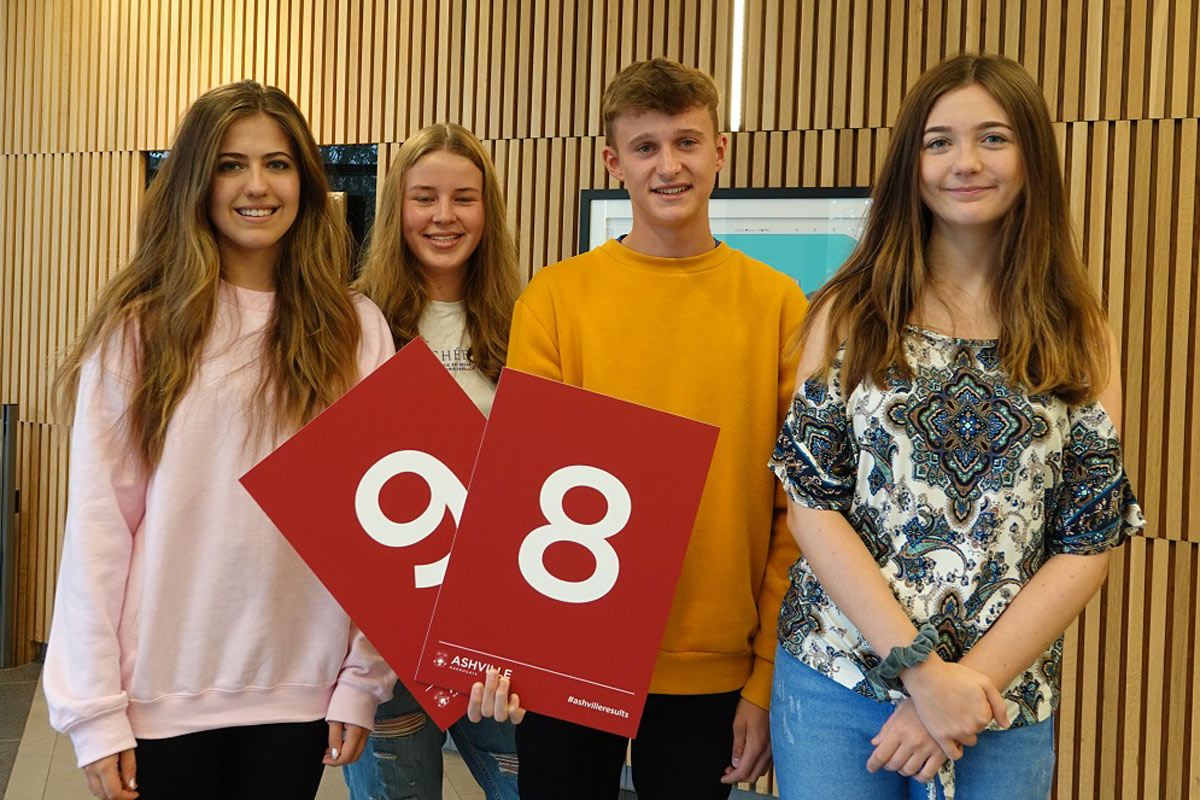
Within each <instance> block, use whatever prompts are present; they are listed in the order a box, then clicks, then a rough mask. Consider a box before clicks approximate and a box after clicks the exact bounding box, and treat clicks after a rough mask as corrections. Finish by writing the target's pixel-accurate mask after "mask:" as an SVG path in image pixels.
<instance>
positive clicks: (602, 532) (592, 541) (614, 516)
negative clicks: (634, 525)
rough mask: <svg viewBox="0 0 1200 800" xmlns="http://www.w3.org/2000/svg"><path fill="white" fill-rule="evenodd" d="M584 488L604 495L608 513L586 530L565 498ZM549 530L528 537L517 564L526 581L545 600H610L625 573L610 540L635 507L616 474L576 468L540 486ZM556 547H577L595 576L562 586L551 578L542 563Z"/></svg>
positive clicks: (618, 531)
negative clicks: (585, 554)
mask: <svg viewBox="0 0 1200 800" xmlns="http://www.w3.org/2000/svg"><path fill="white" fill-rule="evenodd" d="M581 486H586V487H588V488H590V489H595V490H596V491H598V492H600V494H602V495H604V499H605V501H606V502H607V503H608V510H607V511H605V513H604V518H603V519H601V520H600V521H599V522H593V523H590V524H584V523H581V522H576V521H575V520H573V519H571V518H570V517H568V516H567V513H566V511H565V510H564V509H563V505H562V502H563V497H564V496H566V494H567V492H568V491H570V490H571V489H574V488H576V487H581ZM540 503H541V506H542V514H543V516H545V518H546V522H547V524H546V525H543V526H541V527H540V528H536V529H534V530H533V531H531V532H530V533H529V535H528V536H526V537H525V541H523V542H522V543H521V550H520V552H519V553H518V554H517V563H518V566H519V567H520V569H521V574H522V575H523V576H524V577H525V580H526V581H527V582H528V583H529V585H530V586H532V587H533V588H534V589H536V590H537V591H539V592H541V593H542V594H544V595H545V596H547V597H549V598H551V599H553V600H559V601H561V602H563V603H590V602H592V601H593V600H599V599H600V598H601V597H603V596H604V595H606V594H608V592H609V590H611V589H612V587H613V586H614V585H615V584H616V582H617V575H618V574H619V573H620V570H621V562H620V559H619V558H617V551H616V550H614V549H613V546H612V545H611V544H609V543H608V541H607V539H608V537H610V536H613V535H615V534H617V533H620V532H621V530H622V529H623V528H624V527H625V525H626V523H628V522H629V515H630V513H631V512H632V504H631V502H630V500H629V491H628V490H627V489H626V488H625V486H624V484H622V483H621V482H620V481H619V480H617V479H616V477H614V476H613V475H612V473H609V472H605V471H604V470H602V469H598V468H596V467H586V466H582V465H578V464H577V465H573V466H569V467H563V468H562V469H560V470H558V471H556V472H554V473H553V474H552V475H551V476H550V477H549V478H547V479H546V482H545V483H544V484H542V493H541V498H540ZM555 542H574V543H575V544H579V545H582V546H584V547H586V548H587V549H588V552H590V553H591V554H592V556H593V557H594V558H595V559H596V568H595V570H594V571H593V572H592V574H591V576H589V577H588V578H586V579H584V580H582V581H564V580H562V579H561V578H556V577H555V576H553V575H551V574H550V572H549V570H547V569H546V565H545V563H544V562H543V558H544V557H545V553H546V548H548V547H549V546H550V545H552V544H554V543H555Z"/></svg>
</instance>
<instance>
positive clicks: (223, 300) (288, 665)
mask: <svg viewBox="0 0 1200 800" xmlns="http://www.w3.org/2000/svg"><path fill="white" fill-rule="evenodd" d="M219 296H220V301H219V302H218V310H217V316H216V319H215V322H214V325H213V331H212V334H211V335H210V337H209V341H208V343H207V344H206V346H205V348H204V355H203V357H202V359H201V362H200V364H199V368H198V371H197V374H196V375H195V377H194V379H193V381H192V385H191V388H190V389H188V392H187V394H186V395H185V396H184V398H183V400H182V401H180V403H179V406H178V407H177V408H176V409H175V412H174V414H173V415H172V417H171V423H170V428H169V429H168V431H167V436H166V443H165V445H164V447H163V454H162V460H161V461H160V462H159V464H158V466H157V467H156V468H155V469H154V471H153V472H152V473H151V474H149V475H147V474H145V471H144V470H143V469H141V468H140V467H139V466H138V463H137V459H136V458H135V456H134V455H133V454H132V453H131V449H130V447H129V445H128V444H127V443H126V441H125V439H124V437H123V434H122V431H123V426H121V425H120V419H121V416H122V414H123V412H124V409H125V406H126V402H127V399H128V393H129V388H130V383H129V375H130V372H131V370H132V364H131V360H130V359H129V358H128V357H126V358H121V348H120V347H119V346H116V347H112V348H110V350H109V352H108V354H107V357H106V358H105V359H104V362H103V364H101V359H100V357H99V355H93V356H92V357H90V358H89V359H88V360H87V362H86V363H85V365H84V367H83V371H82V374H81V376H80V384H79V399H78V402H77V406H76V411H75V424H74V428H73V429H72V432H71V481H70V489H69V501H68V510H67V525H66V544H65V547H64V552H63V559H62V566H61V569H60V571H59V579H58V594H57V598H56V604H55V608H54V621H53V627H52V629H51V635H50V645H49V649H48V652H47V655H46V665H45V670H44V685H45V690H46V699H47V701H48V703H49V707H50V722H51V724H52V725H53V726H54V727H55V728H56V729H58V730H59V731H64V732H67V733H69V734H70V735H71V741H72V742H73V743H74V745H75V753H76V756H77V758H78V761H79V764H80V766H83V765H84V764H89V763H91V762H93V761H95V760H97V759H99V758H103V757H104V756H107V755H111V754H112V753H117V752H120V751H121V750H125V749H128V748H130V747H134V746H135V742H134V737H138V738H146V739H157V738H163V737H168V736H178V735H181V734H186V733H193V732H196V731H201V730H210V729H213V728H220V727H227V726H234V725H255V724H262V723H269V722H304V721H311V720H315V719H321V718H326V719H329V720H336V721H339V722H348V723H353V724H355V725H361V726H363V727H365V728H370V727H371V725H372V722H373V721H374V718H375V707H376V705H377V704H378V703H380V702H382V701H383V700H386V699H387V698H388V696H389V695H390V692H391V686H392V683H393V682H394V680H395V677H394V676H393V675H392V673H391V671H390V670H389V669H388V667H387V666H386V664H384V662H383V660H382V659H381V658H380V657H379V654H378V653H376V652H375V648H373V647H372V646H371V644H370V643H369V642H368V641H367V640H366V639H365V638H364V637H363V635H362V633H360V632H359V630H358V628H357V627H356V626H355V625H354V624H353V623H352V622H351V621H350V618H349V617H347V616H346V613H345V612H344V611H342V608H341V606H339V605H338V604H337V602H336V601H335V600H334V599H333V597H332V596H331V595H330V594H329V592H328V591H326V590H325V587H324V586H322V584H321V583H320V582H319V581H318V580H317V578H316V577H315V576H314V575H313V573H312V571H311V570H309V568H308V567H307V566H306V565H305V564H304V562H303V561H302V560H301V559H300V557H299V556H298V555H297V554H296V552H295V551H294V550H293V549H292V547H291V545H289V544H288V543H287V541H286V540H285V539H284V537H283V536H282V535H281V534H280V533H279V531H278V530H277V529H276V528H275V527H274V526H273V525H272V524H271V522H270V521H269V520H268V519H267V517H266V515H265V514H264V513H263V512H262V510H260V509H259V507H258V506H257V505H256V504H255V502H254V501H253V500H252V499H251V498H250V495H249V494H247V493H246V491H245V489H243V488H242V486H241V484H239V483H238V477H239V476H241V475H242V474H243V473H245V472H246V471H247V470H248V469H249V468H250V467H251V466H253V465H254V464H255V463H257V462H258V461H259V460H260V459H261V458H262V457H263V456H265V455H266V454H267V453H268V452H270V450H271V449H272V446H271V444H270V443H268V442H264V441H259V440H256V439H254V438H253V437H250V436H249V434H250V433H251V430H250V426H251V424H252V422H251V420H250V418H249V416H248V415H247V413H246V411H245V409H246V408H247V404H246V398H247V397H248V396H249V394H250V393H251V392H253V391H254V389H255V388H256V387H257V385H258V378H259V361H260V349H259V348H260V342H261V338H260V337H261V335H262V334H263V332H264V329H265V325H266V323H267V321H268V317H269V315H270V311H271V305H272V303H273V302H274V294H273V293H269V292H254V291H250V290H247V289H241V288H237V287H234V286H232V285H230V284H228V283H225V282H222V284H221V289H220V293H219ZM355 305H356V308H357V310H358V313H359V316H360V318H361V320H362V329H363V335H362V344H361V346H360V348H359V357H358V366H359V375H360V376H363V375H366V374H367V373H369V372H371V370H373V369H375V368H376V367H377V366H379V365H380V364H382V363H383V362H384V361H386V360H387V359H388V357H389V356H391V355H392V353H393V351H394V348H393V345H392V336H391V333H390V331H389V330H388V326H387V323H386V322H385V321H384V319H383V315H382V314H381V313H380V312H379V309H377V308H376V307H375V306H374V305H373V304H372V303H371V301H369V300H367V299H366V298H365V297H361V296H356V297H355ZM330 535H331V536H335V535H337V531H330Z"/></svg>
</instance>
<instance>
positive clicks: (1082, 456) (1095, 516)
mask: <svg viewBox="0 0 1200 800" xmlns="http://www.w3.org/2000/svg"><path fill="white" fill-rule="evenodd" d="M905 347H906V352H907V355H908V362H909V363H910V364H912V365H914V370H913V372H914V376H913V379H912V380H911V381H906V380H902V379H899V378H896V379H889V380H888V382H887V384H886V386H884V387H883V388H877V387H875V386H874V385H873V384H870V383H864V384H862V385H859V386H858V387H857V388H855V389H854V391H852V392H851V393H850V396H849V397H846V396H844V395H843V390H842V385H841V382H840V371H841V354H840V353H839V355H838V358H837V360H836V361H835V363H834V365H833V368H832V369H831V370H830V374H829V376H828V377H827V379H824V380H817V379H810V380H808V381H806V382H805V384H804V386H803V387H801V388H800V390H799V391H797V392H796V395H795V397H794V398H793V400H792V407H791V411H790V412H789V414H788V416H787V420H786V421H785V422H784V426H783V430H782V431H781V432H780V434H779V440H778V442H777V443H776V446H775V452H774V454H773V456H772V458H771V461H770V466H771V468H772V469H773V470H774V471H775V474H776V475H778V477H779V480H780V481H782V483H783V485H784V488H785V489H786V491H787V493H788V496H789V497H791V499H792V500H793V501H795V502H796V503H798V504H800V505H802V506H807V507H809V508H817V509H830V510H837V511H841V512H843V513H844V514H845V516H846V518H847V519H848V520H849V522H850V524H851V526H852V527H853V528H854V530H855V531H857V532H858V535H859V536H860V537H861V538H862V540H863V543H864V544H865V545H866V546H867V549H868V550H869V551H870V553H871V555H872V556H873V557H874V559H875V561H876V562H877V563H878V564H879V568H880V569H881V570H882V571H883V574H884V576H885V577H886V578H887V580H888V582H889V583H890V584H891V587H892V591H893V592H894V593H895V595H896V597H897V598H898V599H899V601H900V604H901V605H902V606H903V608H904V610H905V611H906V612H907V613H908V616H909V618H910V619H912V621H913V623H914V624H915V625H916V626H917V627H921V626H922V625H925V624H926V623H931V624H933V625H934V626H935V627H936V628H937V629H938V632H939V643H938V645H937V650H938V653H939V654H940V655H941V657H942V658H943V659H945V660H947V661H957V660H958V659H959V658H960V657H961V656H962V655H963V653H965V652H966V651H967V650H969V649H970V648H971V647H972V646H973V645H974V644H975V643H976V642H977V641H979V639H980V638H981V637H982V636H983V634H984V633H986V632H987V630H988V628H989V627H990V626H991V624H992V623H993V622H995V621H996V619H997V618H998V617H999V616H1000V614H1001V613H1002V612H1003V611H1004V609H1005V608H1006V607H1007V606H1008V604H1009V603H1011V602H1012V600H1013V598H1014V597H1016V595H1017V592H1019V591H1020V590H1021V587H1022V586H1024V585H1025V584H1026V583H1028V582H1029V579H1030V578H1031V577H1032V576H1033V574H1034V573H1035V572H1036V571H1037V570H1038V568H1039V567H1041V565H1042V564H1043V563H1045V561H1046V560H1047V559H1048V558H1049V557H1050V556H1053V555H1056V554H1058V553H1079V554H1089V553H1099V552H1102V551H1104V550H1108V549H1110V548H1114V547H1117V546H1118V545H1120V544H1121V543H1122V542H1123V541H1124V540H1125V538H1126V537H1127V536H1128V535H1129V534H1130V533H1131V532H1136V531H1137V530H1139V529H1141V528H1142V527H1144V526H1145V520H1144V519H1143V518H1142V513H1141V509H1140V508H1139V507H1138V505H1137V500H1136V498H1135V497H1134V496H1133V491H1132V489H1131V488H1130V485H1129V481H1128V479H1127V478H1126V476H1125V469H1124V466H1123V464H1122V461H1121V447H1120V443H1119V441H1118V439H1117V432H1116V429H1115V428H1114V427H1113V424H1112V421H1111V420H1109V418H1108V415H1107V414H1106V413H1105V411H1104V409H1103V408H1102V407H1101V406H1100V404H1099V403H1091V404H1088V405H1083V406H1074V407H1072V406H1068V405H1067V404H1065V403H1064V402H1062V401H1061V400H1058V399H1056V398H1055V397H1053V396H1050V395H1028V394H1024V393H1023V392H1022V390H1021V389H1019V388H1017V387H1014V386H1012V385H1011V384H1009V383H1008V380H1007V375H1006V373H1005V372H1004V371H1003V370H1002V369H1001V367H1000V363H999V355H998V348H997V342H996V340H994V339H993V340H982V339H957V338H953V337H950V336H946V335H943V334H940V333H934V332H932V331H928V330H924V329H921V328H916V327H913V326H909V328H908V335H907V337H906V341H905ZM790 576H791V587H790V588H789V590H788V592H787V595H786V596H785V597H784V600H783V607H782V609H781V611H780V615H779V643H780V644H781V645H782V646H783V647H784V649H786V650H787V651H788V652H789V653H791V654H793V655H794V656H796V657H797V658H799V659H800V660H801V661H803V662H804V663H805V664H807V665H808V666H810V667H812V668H813V669H816V670H817V671H819V672H821V673H822V674H824V675H827V676H828V677H830V678H832V679H833V680H835V681H837V682H838V683H840V684H842V685H843V686H846V687H848V688H850V689H853V690H854V691H855V692H858V693H859V694H862V695H864V696H867V697H872V698H874V699H877V700H880V701H887V700H892V701H894V700H898V699H899V698H900V695H899V694H898V693H895V692H889V691H888V690H887V689H885V688H884V687H882V686H879V685H876V684H874V683H872V682H871V681H869V680H867V679H866V678H865V677H864V673H865V672H866V670H868V669H870V668H871V667H873V666H874V665H876V664H877V663H879V660H880V656H879V655H878V654H877V653H875V652H874V651H873V650H872V649H871V647H870V645H869V644H867V642H866V640H865V639H864V638H863V637H862V636H861V635H860V634H859V632H858V630H856V629H855V627H854V625H853V624H852V623H851V622H850V620H849V619H847V618H846V617H845V616H844V615H843V614H842V613H841V612H840V611H839V610H838V609H837V608H836V607H835V606H834V605H833V602H832V601H831V600H830V598H829V596H828V595H827V594H826V593H825V590H824V589H823V588H822V587H821V584H820V582H819V581H818V580H817V578H816V576H815V575H813V572H812V570H811V568H810V567H809V565H808V562H807V560H805V559H804V558H803V557H801V558H800V560H799V561H797V562H796V563H795V565H793V566H792V569H791V573H790ZM1061 658H1062V639H1061V638H1060V639H1059V640H1058V641H1057V642H1055V643H1054V644H1053V645H1052V646H1051V647H1050V648H1049V649H1048V650H1047V651H1046V652H1045V653H1043V654H1042V655H1041V657H1039V658H1038V660H1037V661H1036V662H1035V663H1034V664H1033V665H1032V666H1031V667H1030V668H1029V669H1027V670H1025V672H1024V673H1022V674H1021V675H1019V676H1018V677H1017V678H1016V680H1014V681H1013V683H1012V684H1011V685H1010V686H1008V687H1007V689H1006V690H1005V692H1004V694H1005V697H1006V698H1007V700H1008V713H1009V718H1010V719H1011V720H1012V721H1013V725H1014V726H1021V725H1029V724H1032V723H1034V722H1039V721H1041V720H1044V719H1046V718H1047V717H1049V716H1050V714H1051V712H1053V711H1054V709H1055V708H1056V707H1057V706H1058V693H1059V666H1060V662H1061Z"/></svg>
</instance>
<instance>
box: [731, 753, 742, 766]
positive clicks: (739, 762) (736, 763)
mask: <svg viewBox="0 0 1200 800" xmlns="http://www.w3.org/2000/svg"><path fill="white" fill-rule="evenodd" d="M741 765H742V760H741V759H740V758H738V757H737V756H734V757H733V766H735V767H740V766H741Z"/></svg>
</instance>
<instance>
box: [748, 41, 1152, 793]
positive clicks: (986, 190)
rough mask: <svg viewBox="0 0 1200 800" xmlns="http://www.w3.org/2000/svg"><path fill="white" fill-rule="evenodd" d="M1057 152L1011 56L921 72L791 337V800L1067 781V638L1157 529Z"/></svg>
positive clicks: (786, 677) (777, 705) (1036, 93)
mask: <svg viewBox="0 0 1200 800" xmlns="http://www.w3.org/2000/svg"><path fill="white" fill-rule="evenodd" d="M1057 152H1058V151H1057V148H1056V145H1055V139H1054V133H1053V130H1052V128H1051V124H1050V118H1049V114H1048V112H1047V110H1046V105H1045V101H1044V100H1043V98H1042V94H1041V90H1040V89H1039V88H1038V86H1037V84H1036V83H1035V82H1034V81H1033V80H1032V78H1030V77H1029V75H1028V74H1027V73H1026V72H1025V71H1024V70H1023V69H1022V68H1021V67H1020V66H1019V65H1018V64H1016V63H1015V62H1013V61H1010V60H1008V59H1005V58H1000V57H994V56H959V57H957V58H953V59H950V60H948V61H945V62H943V63H942V64H939V65H938V66H936V67H934V68H933V69H931V70H929V71H928V72H926V73H925V74H924V75H923V76H922V77H921V79H920V80H919V81H918V82H917V84H916V85H915V86H914V87H913V89H912V90H911V92H910V93H909V95H908V96H907V97H906V98H905V100H904V102H903V104H902V106H901V109H900V115H899V118H898V119H897V122H896V126H895V128H894V129H893V134H892V140H891V145H890V147H889V150H888V155H887V158H886V160H885V162H884V165H883V169H882V170H881V173H880V178H879V181H878V183H877V185H876V186H875V188H874V193H873V203H872V208H871V212H870V216H869V218H868V221H867V225H866V230H865V232H864V234H863V238H862V241H861V242H860V244H859V246H858V248H857V250H856V251H855V252H854V254H853V255H852V256H851V257H850V259H849V260H848V261H847V262H846V264H845V265H844V266H843V267H842V268H841V270H839V272H838V273H837V274H836V275H835V276H834V277H833V278H832V279H831V280H830V281H829V283H828V284H827V285H826V286H825V287H824V288H823V289H822V290H821V291H820V292H819V293H818V294H817V295H816V297H815V298H814V300H813V305H812V311H811V312H810V315H809V317H808V319H807V320H806V322H805V324H804V326H803V327H802V328H801V330H800V331H799V332H798V333H797V337H796V345H797V346H798V347H801V348H802V356H801V360H800V367H799V371H798V373H797V386H796V394H795V396H794V398H793V402H792V408H791V411H790V414H789V416H788V418H787V420H786V422H785V424H784V427H783V430H782V431H781V432H780V435H779V440H778V443H777V446H776V449H775V452H774V454H773V456H772V459H771V467H772V469H774V471H775V472H776V474H777V475H778V476H779V479H780V481H782V483H783V485H784V488H785V490H786V491H787V493H788V496H789V498H790V500H791V502H790V504H789V512H788V521H789V526H790V528H791V530H792V533H793V535H794V536H795V537H796V540H797V542H798V543H799V545H800V548H801V550H802V551H803V553H804V555H803V556H802V557H801V558H800V560H799V561H797V562H796V564H795V565H794V566H793V567H792V570H791V586H790V589H789V591H788V594H787V596H786V597H785V599H784V603H783V608H782V610H781V613H780V620H779V642H780V649H779V652H778V653H777V657H776V666H775V689H774V697H773V699H772V706H771V724H772V741H773V745H774V750H775V757H776V765H777V772H778V776H779V781H780V789H781V794H782V796H783V797H787V798H793V797H855V798H870V797H908V796H910V795H919V794H923V793H925V792H926V791H928V792H929V794H930V796H933V794H934V793H935V791H936V786H937V783H930V781H932V779H933V778H934V776H935V775H939V773H940V784H941V787H942V790H943V793H944V795H945V796H948V797H950V796H953V795H954V793H955V791H954V789H955V786H956V785H957V787H958V789H959V791H960V792H961V795H962V796H964V797H966V798H969V800H976V799H977V798H989V797H997V798H999V797H1003V798H1006V799H1007V800H1012V798H1025V797H1029V798H1045V797H1046V796H1047V795H1048V793H1049V791H1050V784H1051V779H1052V775H1053V764H1054V753H1053V730H1052V724H1053V723H1052V721H1051V714H1052V712H1053V711H1054V709H1055V708H1056V706H1057V704H1058V692H1059V668H1060V661H1061V651H1062V639H1061V636H1062V633H1063V631H1064V630H1065V629H1066V627H1067V626H1068V625H1069V624H1070V623H1071V621H1072V620H1074V619H1075V617H1076V616H1077V615H1078V614H1079V612H1080V611H1081V610H1082V608H1083V607H1084V606H1085V605H1086V603H1087V602H1088V600H1089V599H1091V597H1092V596H1093V595H1094V594H1095V593H1096V592H1097V591H1098V590H1099V588H1100V585H1101V584H1102V583H1103V581H1104V578H1105V577H1106V575H1107V572H1108V558H1109V552H1110V551H1111V550H1112V548H1115V547H1117V546H1119V545H1120V544H1121V543H1122V542H1123V541H1124V539H1125V538H1126V537H1127V536H1128V534H1129V533H1130V532H1131V531H1136V530H1137V529H1139V528H1140V527H1141V526H1143V525H1144V521H1143V520H1142V517H1141V512H1140V510H1139V508H1138V506H1137V502H1136V500H1135V498H1134V497H1133V494H1132V491H1131V489H1130V486H1129V482H1128V480H1127V478H1126V475H1125V471H1124V468H1123V466H1122V461H1121V450H1120V442H1119V440H1118V433H1117V431H1118V428H1119V425H1120V413H1121V388H1120V381H1119V375H1118V365H1119V359H1118V354H1117V351H1116V345H1115V342H1114V339H1113V337H1112V334H1111V333H1110V331H1109V329H1108V326H1107V324H1106V321H1105V318H1104V315H1103V313H1102V311H1101V309H1100V304H1099V302H1098V300H1097V298H1096V297H1095V295H1094V293H1093V291H1092V289H1091V287H1090V285H1089V283H1088V277H1087V274H1086V271H1085V269H1084V266H1083V264H1082V262H1081V261H1080V259H1079V257H1078V255H1077V254H1076V252H1075V251H1074V248H1073V244H1072V240H1071V231H1070V223H1069V217H1068V214H1067V207H1066V200H1065V192H1064V188H1063V184H1062V179H1061V176H1060V175H1061V173H1060V170H1059V164H1058V155H1057ZM922 645H924V647H922ZM930 647H932V652H929V649H930ZM890 653H894V656H893V657H892V658H886V657H887V656H888V655H889V654H890ZM896 657H902V658H901V660H900V661H899V662H897V661H896ZM922 657H924V660H921V659H922ZM1002 728H1003V729H1008V730H998V729H1002ZM880 767H883V768H884V769H883V770H880ZM916 782H920V783H926V784H928V785H927V786H926V787H920V786H917V785H915V784H916Z"/></svg>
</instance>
